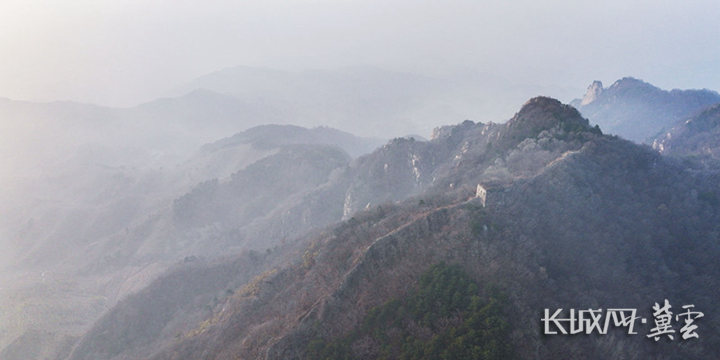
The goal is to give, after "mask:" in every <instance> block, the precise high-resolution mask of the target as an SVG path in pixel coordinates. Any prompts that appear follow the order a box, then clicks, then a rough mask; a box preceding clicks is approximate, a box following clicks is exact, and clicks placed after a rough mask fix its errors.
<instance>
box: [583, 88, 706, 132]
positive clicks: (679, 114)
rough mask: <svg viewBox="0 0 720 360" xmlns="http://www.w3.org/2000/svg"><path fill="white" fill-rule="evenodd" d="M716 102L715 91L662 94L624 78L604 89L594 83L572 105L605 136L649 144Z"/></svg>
mask: <svg viewBox="0 0 720 360" xmlns="http://www.w3.org/2000/svg"><path fill="white" fill-rule="evenodd" d="M718 102H720V94H718V93H717V92H714V91H710V90H677V89H675V90H672V91H665V90H662V89H659V88H657V87H655V86H653V85H651V84H648V83H646V82H644V81H642V80H638V79H634V78H631V77H626V78H623V79H620V80H618V81H616V82H615V83H614V84H612V85H611V86H610V87H609V88H607V89H603V88H602V84H601V83H600V82H598V81H595V82H593V84H592V85H590V87H589V88H588V93H587V94H586V95H585V97H584V98H583V99H582V100H580V99H577V100H574V101H573V102H572V103H571V104H572V105H573V106H576V107H577V108H578V110H580V112H581V113H582V114H583V116H585V117H587V118H588V119H590V122H591V123H594V124H598V125H600V128H602V129H603V131H605V132H606V133H609V134H613V135H619V136H621V137H623V138H626V139H628V140H632V141H635V142H647V143H652V141H653V139H654V138H655V137H656V136H657V135H658V134H659V133H662V132H664V131H667V130H668V129H670V128H671V127H673V126H675V123H676V122H678V121H680V120H682V119H687V118H689V117H691V116H693V115H695V114H696V113H698V112H699V111H701V110H702V109H703V108H705V107H707V106H710V105H712V104H715V103H718Z"/></svg>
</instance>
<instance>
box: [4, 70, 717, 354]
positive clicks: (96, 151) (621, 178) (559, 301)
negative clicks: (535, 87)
mask: <svg viewBox="0 0 720 360" xmlns="http://www.w3.org/2000/svg"><path fill="white" fill-rule="evenodd" d="M363 71H369V70H367V69H366V70H363V69H350V70H347V74H340V75H338V74H337V73H323V72H309V73H304V74H302V75H296V77H297V78H298V79H299V80H297V84H298V85H297V87H295V88H289V89H286V91H287V92H286V93H283V92H282V91H280V90H278V89H280V88H284V87H285V86H286V85H287V84H288V83H287V79H288V74H287V73H281V72H275V71H271V70H267V71H266V72H257V71H249V70H247V69H243V68H239V69H232V70H228V72H223V73H222V74H215V75H210V76H208V77H206V78H201V79H198V80H197V81H196V82H195V83H193V84H192V85H191V86H190V88H193V89H198V88H201V87H205V88H212V89H210V90H195V91H193V92H191V93H189V94H188V95H186V96H183V97H178V98H168V99H163V100H158V101H156V102H153V103H150V104H145V105H142V106H139V107H137V108H131V109H109V108H102V107H94V106H89V105H81V104H72V103H54V104H30V103H19V102H13V101H9V100H7V101H4V102H0V110H2V111H3V114H4V115H3V116H8V117H9V118H13V119H21V118H23V117H24V116H30V117H29V118H31V119H34V120H33V121H34V122H33V121H29V122H22V121H17V122H8V123H5V125H6V126H7V127H8V129H10V130H12V131H16V132H17V134H24V135H28V136H30V137H31V138H33V139H34V141H36V143H37V142H41V141H43V139H49V140H48V141H50V143H52V144H53V146H55V148H54V149H55V150H54V151H50V150H49V149H53V147H50V148H39V149H35V150H33V146H32V144H33V143H22V144H21V143H12V142H8V143H6V145H7V146H8V147H10V148H14V146H18V147H19V148H22V149H24V150H23V151H28V155H27V156H28V157H30V156H31V155H32V156H34V154H36V153H31V152H30V151H39V152H42V153H44V154H46V155H47V157H45V160H46V162H44V163H43V164H42V166H40V167H39V168H38V167H28V166H27V164H23V163H21V164H20V165H24V166H25V167H24V169H26V170H27V171H26V172H25V173H23V175H22V177H21V178H22V179H23V182H22V186H20V185H18V186H16V187H11V188H10V187H5V189H10V190H12V191H5V192H3V193H2V194H0V195H2V196H3V206H2V207H0V210H1V211H2V219H3V220H2V234H0V235H2V236H3V238H5V239H12V242H11V245H10V249H9V250H8V252H7V254H9V255H8V259H9V260H8V261H6V262H5V265H4V266H5V269H6V270H4V272H3V275H2V278H0V281H2V284H1V285H2V286H0V293H3V294H4V296H2V299H3V300H2V301H1V302H0V306H1V307H2V309H3V311H1V312H0V313H1V314H2V317H0V349H2V350H0V358H2V359H10V360H12V359H139V358H143V359H145V358H148V359H229V358H243V359H245V358H248V359H251V358H266V359H305V358H329V359H335V358H352V359H354V358H358V359H359V358H373V359H374V358H408V359H409V358H413V359H415V358H417V359H423V358H488V359H491V358H542V359H554V358H589V359H606V358H617V359H622V358H626V359H634V358H658V357H660V356H664V357H666V358H699V359H715V358H718V357H719V356H720V353H718V350H717V349H720V331H718V329H720V324H719V323H718V322H717V321H716V320H715V319H714V318H713V316H712V314H713V313H716V312H717V311H718V310H720V309H718V306H717V305H716V304H715V301H714V299H715V298H717V297H718V295H720V294H718V290H717V289H718V284H717V282H718V279H719V278H720V277H719V276H718V275H720V274H718V269H717V267H716V266H715V265H714V264H716V263H717V261H718V259H720V247H719V245H720V244H719V243H718V240H719V239H718V233H720V231H719V230H720V229H718V225H717V224H720V221H718V220H720V219H718V217H719V216H720V200H718V199H720V190H719V189H720V168H719V167H718V163H717V151H716V150H717V149H716V148H717V144H718V143H720V139H718V131H717V125H718V122H717V121H716V120H717V112H718V111H717V110H718V107H717V105H715V106H713V105H712V101H715V100H713V99H715V98H716V96H717V93H714V92H711V91H670V92H665V91H662V90H659V89H657V88H654V87H652V86H651V85H649V84H647V83H644V82H642V81H639V80H634V79H629V78H626V79H622V80H620V81H618V82H617V83H615V85H613V86H611V87H610V88H608V89H604V88H603V87H602V85H601V84H598V83H595V84H594V85H593V86H591V89H590V90H589V91H588V95H586V97H585V99H583V100H580V102H574V104H575V105H577V107H578V109H576V108H575V107H573V106H570V105H565V104H562V103H561V102H560V101H558V100H555V99H552V98H548V97H536V98H533V99H531V100H529V101H527V102H526V103H525V104H524V105H523V106H522V107H521V108H520V110H519V111H518V112H517V113H516V114H515V115H514V116H513V117H512V118H511V119H509V120H508V121H507V122H504V123H493V122H474V121H470V120H466V121H464V122H462V123H459V124H457V125H446V126H440V127H437V128H436V129H435V130H433V132H432V134H431V135H430V138H429V140H425V139H423V138H421V137H419V136H406V137H396V138H394V139H393V140H390V141H385V140H379V139H377V138H367V137H366V138H361V137H357V136H354V135H351V134H350V133H346V132H342V131H339V130H335V129H333V128H329V127H315V128H305V127H300V126H294V125H262V126H257V127H250V124H253V121H256V120H257V121H260V119H268V118H267V117H264V115H263V114H267V113H268V112H267V111H266V110H268V109H280V110H278V111H280V112H279V113H277V114H282V111H285V110H282V109H283V106H284V105H283V106H279V105H278V104H279V103H273V104H267V103H263V101H258V99H259V98H262V97H265V96H266V95H268V96H269V95H271V94H285V95H287V96H285V95H283V96H278V97H277V99H280V100H278V101H279V102H282V103H284V104H294V105H292V106H290V107H289V108H288V109H297V107H298V106H300V105H299V103H296V101H298V102H302V103H303V104H307V103H308V102H307V101H306V100H307V99H305V100H302V101H301V99H294V98H293V97H292V96H291V95H292V94H298V93H299V92H303V91H305V89H303V86H302V84H308V83H309V80H308V79H322V78H328V79H329V80H328V81H327V82H324V83H323V84H324V85H322V86H318V87H316V88H314V89H312V90H307V96H308V98H322V97H324V96H327V100H326V101H327V102H322V103H320V104H318V109H323V108H325V107H328V106H330V108H331V109H333V108H332V106H331V105H332V104H333V103H335V102H336V100H337V99H339V98H341V97H343V96H345V95H347V97H346V98H347V99H353V100H352V101H350V102H342V101H340V102H339V103H338V105H337V106H338V107H337V108H336V109H341V110H342V111H340V110H338V111H340V112H338V113H337V114H339V113H341V112H348V111H351V109H353V107H363V108H365V109H366V110H367V108H366V106H365V105H362V104H363V101H367V102H369V103H375V100H377V99H375V98H373V97H367V98H365V97H364V96H363V95H362V94H364V91H365V90H362V89H367V87H365V85H367V83H371V84H373V85H372V86H371V87H376V85H377V83H378V82H379V81H380V80H379V79H386V80H387V81H388V86H387V87H385V88H384V89H383V91H388V92H393V93H395V92H397V93H400V94H401V95H397V96H399V97H406V99H405V100H403V99H400V98H398V97H397V96H396V97H390V98H385V100H388V99H394V100H396V101H389V100H388V101H389V102H390V103H393V104H392V106H390V105H388V106H389V107H388V108H382V109H380V110H378V111H380V112H378V113H375V112H373V111H375V110H373V111H370V110H368V111H370V112H368V113H363V114H364V115H362V114H358V116H359V115H362V117H363V119H364V118H366V117H367V118H373V117H376V116H380V115H379V114H380V113H385V114H393V113H394V114H402V113H403V112H404V111H406V110H407V109H416V108H417V105H418V104H417V103H414V102H413V101H421V100H422V99H424V96H426V95H427V93H425V92H423V91H425V90H423V89H428V88H431V87H432V86H434V85H433V84H435V83H432V81H431V80H429V79H424V80H423V79H417V78H414V77H411V76H408V75H401V74H395V75H393V76H389V75H387V74H385V76H388V77H387V78H384V77H373V76H369V75H368V76H366V78H364V77H363V76H360V75H358V74H363ZM233 73H237V74H235V75H233ZM370 73H371V75H372V74H377V72H376V71H375V70H372V71H370ZM250 74H254V75H253V76H258V77H259V78H258V79H256V80H257V82H256V83H255V84H248V83H243V82H239V81H236V80H237V79H236V78H234V77H233V76H238V78H243V79H248V78H252V77H251V76H250ZM348 77H350V78H352V79H354V80H352V81H350V80H348ZM272 79H276V82H273V81H271V80H272ZM223 81H224V82H223ZM318 81H319V80H318ZM353 81H356V82H358V84H357V88H354V87H352V86H351V87H350V88H349V89H347V91H350V94H349V95H348V94H344V95H343V94H342V93H339V92H341V90H342V89H341V88H342V86H341V84H348V83H349V84H353ZM418 81H419V83H418ZM424 81H428V82H429V83H424ZM364 82H367V83H364ZM258 84H264V86H267V93H266V94H265V93H263V92H262V91H260V92H255V91H256V90H257V86H258ZM328 84H330V85H328ZM333 84H335V85H333ZM363 84H365V85H363ZM419 84H423V85H422V86H421V85H419ZM390 85H392V86H390ZM426 85H427V86H426ZM435 85H438V86H439V88H438V90H437V91H438V92H442V91H441V90H442V87H441V85H439V84H435ZM415 86H417V87H418V91H419V93H410V94H408V93H406V92H405V91H406V90H407V89H409V88H412V87H415ZM352 89H356V90H357V92H353V91H354V90H352ZM185 90H187V89H185ZM185 90H182V89H181V90H179V91H185ZM361 90H362V91H361ZM277 91H280V92H277ZM314 92H317V93H314ZM288 94H290V95H288ZM383 94H385V93H384V92H380V93H378V94H376V96H379V97H384V96H385V95H387V94H385V95H383ZM668 94H669V95H668ZM253 96H255V97H256V98H255V99H254V100H248V99H250V98H251V97H253ZM427 96H430V95H427ZM240 98H243V99H245V100H238V99H240ZM409 98H412V99H415V100H413V101H410V100H408V99H409ZM429 98H431V96H430V97H429ZM658 98H661V100H658ZM669 99H670V100H669ZM406 100H407V101H406ZM337 101H339V100H337ZM657 101H664V102H666V103H671V105H672V106H671V105H667V107H666V108H662V109H654V108H653V107H654V106H655V105H656V104H657ZM396 102H397V103H396ZM718 102H720V100H717V101H715V103H718ZM379 103H380V104H382V103H383V102H382V101H380V102H379ZM208 104H213V105H208ZM263 104H264V105H263ZM302 106H305V105H302ZM396 106H397V107H396ZM708 106H709V107H708ZM388 109H390V110H388ZM392 109H396V110H397V112H393V111H395V110H393V111H391V110H392ZM593 109H595V110H593ZM597 109H604V110H602V111H599V110H598V111H596V110H597ZM286 110H287V109H286ZM376 110H377V109H376ZM293 111H294V110H293ZM630 113H633V114H635V115H632V116H630V115H628V114H630ZM28 114H31V115H32V116H31V115H28ZM307 114H309V115H312V112H308V113H307ZM328 114H329V115H328ZM332 114H333V112H332V111H331V112H328V113H327V114H326V115H327V116H329V117H328V118H330V117H332V116H333V115H332ZM638 114H645V115H643V116H645V117H646V118H647V119H650V120H647V121H648V122H647V123H646V124H645V125H644V128H646V129H650V128H652V127H653V126H654V128H653V130H652V132H654V134H657V133H660V134H661V135H660V136H658V137H657V140H656V141H655V142H654V144H655V145H654V147H655V149H652V148H650V147H649V146H646V145H638V144H635V143H633V142H631V141H629V140H638V139H634V138H633V135H631V134H633V133H634V130H632V129H634V128H639V127H638V126H639V125H638V124H630V123H628V122H627V121H629V120H628V119H631V118H632V119H640V118H641V117H642V116H640V115H638ZM658 114H661V115H662V116H664V118H663V119H659V118H658V116H659V115H658ZM283 116H284V115H279V116H278V118H282V117H283ZM313 116H314V115H313ZM313 116H310V117H313ZM398 116H400V115H398ZM203 117H206V118H212V119H215V120H216V121H217V122H208V123H213V124H215V125H213V126H209V127H205V128H204V127H203V126H202V124H203V123H204V122H203V121H201V120H200V119H203ZM100 118H102V119H105V121H103V122H98V121H97V119H100ZM328 118H323V119H324V120H327V119H328ZM53 119H55V120H53ZM173 119H174V120H173ZM223 119H225V120H223ZM244 119H255V120H250V121H249V122H244ZM359 119H360V118H358V121H360V120H359ZM171 120H172V121H171ZM643 121H644V120H643ZM381 123H382V121H381ZM239 124H242V125H239ZM611 124H616V125H617V126H618V127H617V128H616V129H617V131H619V132H615V130H609V129H608V128H611ZM648 124H649V125H648ZM65 126H67V127H65ZM237 126H242V127H245V128H244V129H246V130H244V131H242V132H239V133H236V131H237V130H230V129H234V128H236V127H237ZM246 126H247V127H246ZM376 126H381V125H377V124H376ZM660 127H662V128H660ZM662 129H665V130H664V132H662V131H663V130H662ZM80 130H82V131H80ZM63 131H65V132H63ZM623 131H627V132H623ZM645 131H648V134H649V135H648V136H650V137H652V135H653V134H650V132H651V131H650V130H645ZM232 133H235V135H232V136H229V137H223V136H226V135H227V134H232ZM97 134H102V135H103V136H104V137H102V136H101V137H100V139H108V140H107V141H100V140H98V137H97ZM188 134H189V135H188ZM217 134H224V135H219V136H218V135H217ZM61 135H62V136H61ZM186 135H187V136H189V139H190V140H188V142H187V143H184V144H185V145H183V146H179V145H178V144H180V143H178V142H176V141H173V138H174V137H176V138H182V137H183V136H186ZM616 135H619V137H618V136H616ZM127 139H132V140H127ZM215 139H220V140H215ZM626 139H629V140H626ZM643 140H644V139H643ZM128 141H129V142H128ZM17 160H18V162H21V161H20V160H21V159H20V158H18V159H17ZM38 169H39V170H38ZM37 174H40V176H38V175H37ZM665 299H668V300H669V302H670V303H671V304H672V306H673V313H675V314H679V313H680V311H681V309H682V306H683V305H687V304H693V305H694V308H695V309H696V310H697V311H701V312H703V313H704V314H705V317H704V318H702V319H699V320H697V322H696V324H697V326H698V329H697V332H698V333H699V334H700V337H699V338H697V339H690V340H687V341H685V340H680V339H679V330H680V323H676V324H675V325H676V330H677V331H678V336H676V337H675V339H674V340H669V338H665V337H664V338H662V339H661V341H658V342H656V341H653V339H650V338H648V337H647V334H648V333H649V332H650V330H651V327H652V326H651V323H652V322H653V316H652V312H653V309H652V306H653V305H654V304H655V303H662V302H663V300H665ZM560 308H562V309H565V311H566V312H565V313H564V314H567V311H568V310H569V309H578V310H587V309H598V308H601V309H611V308H633V309H637V310H638V314H639V315H640V316H642V317H645V318H646V319H647V320H648V323H647V324H641V323H640V321H639V320H638V322H637V323H636V330H637V331H638V333H639V334H638V335H627V334H626V332H625V329H623V328H621V329H616V330H613V331H611V332H610V333H609V334H606V335H600V334H594V335H571V336H562V335H546V334H543V329H542V322H541V319H542V317H543V315H544V310H545V309H560Z"/></svg>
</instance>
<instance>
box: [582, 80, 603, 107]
mask: <svg viewBox="0 0 720 360" xmlns="http://www.w3.org/2000/svg"><path fill="white" fill-rule="evenodd" d="M603 90H604V89H603V84H602V82H601V81H598V80H595V81H593V83H592V84H590V86H588V89H587V92H586V93H585V96H583V98H582V101H580V106H585V105H588V104H590V103H591V102H593V101H595V100H596V99H597V98H598V97H600V95H602V93H603Z"/></svg>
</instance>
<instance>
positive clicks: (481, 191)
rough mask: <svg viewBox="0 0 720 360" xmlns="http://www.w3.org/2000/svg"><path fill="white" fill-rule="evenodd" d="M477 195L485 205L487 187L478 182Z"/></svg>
mask: <svg viewBox="0 0 720 360" xmlns="http://www.w3.org/2000/svg"><path fill="white" fill-rule="evenodd" d="M475 197H476V198H479V199H480V205H482V207H485V201H487V189H485V187H483V186H482V185H480V184H478V186H477V190H476V191H475Z"/></svg>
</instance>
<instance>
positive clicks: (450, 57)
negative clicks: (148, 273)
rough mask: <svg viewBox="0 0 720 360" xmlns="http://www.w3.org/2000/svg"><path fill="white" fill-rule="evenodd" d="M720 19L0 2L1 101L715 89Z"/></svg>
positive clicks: (569, 5)
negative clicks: (246, 93)
mask: <svg viewBox="0 0 720 360" xmlns="http://www.w3.org/2000/svg"><path fill="white" fill-rule="evenodd" d="M718 19H720V1H718V0H698V1H693V0H685V1H659V0H654V1H646V0H641V1H629V0H608V1H599V0H595V1H582V0H581V1H578V0H574V1H539V0H533V1H528V0H515V1H512V0H511V1H503V2H500V1H494V2H490V1H469V0H468V1H464V0H443V1H440V0H438V1H433V0H419V1H418V0H415V1H409V0H383V1H376V0H363V1H355V0H335V1H329V0H286V1H279V0H262V1H254V0H253V1H236V0H233V1H230V0H206V1H187V0H123V1H118V0H65V1H58V0H22V1H16V0H0V97H8V98H11V99H17V100H34V101H51V100H75V101H81V102H92V103H97V104H101V105H111V106H130V105H134V104H137V103H141V102H145V101H149V100H152V99H153V98H155V97H158V96H162V95H165V94H167V93H168V91H169V90H170V89H172V88H174V87H176V86H178V85H180V84H182V83H185V82H187V81H190V80H192V79H194V78H196V77H198V76H201V75H204V74H207V73H210V72H213V71H216V70H220V69H223V68H227V67H232V66H238V65H250V66H266V67H274V68H280V69H291V70H297V69H304V68H333V67H341V66H346V65H375V66H380V67H385V68H390V69H393V70H400V71H409V72H415V73H421V74H431V75H432V74H447V73H453V72H456V71H468V70H470V71H475V72H479V73H484V74H491V75H493V76H497V77H500V78H507V79H510V80H513V81H515V82H518V83H521V84H522V83H525V82H527V83H528V84H535V85H538V84H541V85H548V86H555V87H566V88H571V89H582V90H584V88H585V87H587V85H589V84H590V82H591V81H592V80H596V79H597V80H602V81H603V82H605V83H606V85H609V84H610V83H612V82H613V81H615V80H617V79H619V78H621V77H624V76H634V77H637V78H641V79H643V80H645V81H648V82H650V83H652V84H655V85H657V86H660V87H662V88H665V89H671V88H710V89H713V90H720V41H718V39H719V38H720V21H718ZM580 95H581V94H580ZM566 100H567V99H566Z"/></svg>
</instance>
